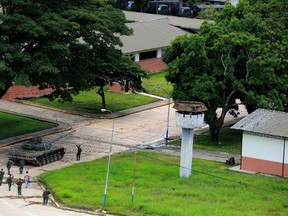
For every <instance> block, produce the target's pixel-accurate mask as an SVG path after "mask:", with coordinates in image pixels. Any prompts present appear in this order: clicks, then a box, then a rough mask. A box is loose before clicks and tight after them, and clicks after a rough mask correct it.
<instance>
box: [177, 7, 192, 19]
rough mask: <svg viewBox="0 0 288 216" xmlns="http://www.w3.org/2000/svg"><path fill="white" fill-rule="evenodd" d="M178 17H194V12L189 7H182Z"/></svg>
mask: <svg viewBox="0 0 288 216" xmlns="http://www.w3.org/2000/svg"><path fill="white" fill-rule="evenodd" d="M178 16H181V17H193V11H192V10H191V9H190V8H189V7H180V8H179V12H178Z"/></svg>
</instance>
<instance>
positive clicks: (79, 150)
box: [76, 145, 82, 161]
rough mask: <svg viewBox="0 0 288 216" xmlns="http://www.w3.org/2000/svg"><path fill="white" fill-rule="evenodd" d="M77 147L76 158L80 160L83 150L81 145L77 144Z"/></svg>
mask: <svg viewBox="0 0 288 216" xmlns="http://www.w3.org/2000/svg"><path fill="white" fill-rule="evenodd" d="M76 147H77V154H76V160H77V161H78V160H79V161H80V156H81V152H82V148H81V145H76Z"/></svg>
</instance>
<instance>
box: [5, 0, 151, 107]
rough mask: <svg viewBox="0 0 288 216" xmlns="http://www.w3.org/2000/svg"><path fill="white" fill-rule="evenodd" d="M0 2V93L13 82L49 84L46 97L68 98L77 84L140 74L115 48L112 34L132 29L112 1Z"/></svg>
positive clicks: (87, 85) (89, 84)
mask: <svg viewBox="0 0 288 216" xmlns="http://www.w3.org/2000/svg"><path fill="white" fill-rule="evenodd" d="M0 4H1V6H2V8H3V14H0V52H1V54H0V75H1V80H0V97H2V96H3V95H4V94H5V92H6V91H7V89H8V88H9V87H10V86H11V84H12V83H16V84H25V85H31V84H32V85H39V86H40V88H45V87H52V88H54V90H55V91H54V94H53V95H52V96H51V99H55V98H56V97H60V98H61V100H63V101H66V100H68V101H69V100H72V97H71V94H77V93H79V91H80V90H86V89H89V88H92V87H95V86H100V88H101V87H102V86H103V83H104V84H106V83H108V82H112V81H113V80H117V81H119V80H121V81H124V80H126V79H127V78H129V79H130V80H132V81H135V80H138V79H139V77H142V76H145V72H144V71H142V70H141V69H140V67H137V66H136V65H134V63H133V61H132V60H130V58H128V57H124V56H123V54H122V52H121V51H120V50H119V47H120V46H122V43H121V41H120V39H119V37H118V36H117V35H123V34H124V35H129V34H131V33H132V31H131V29H129V28H128V27H126V25H125V16H124V14H123V13H122V12H121V11H120V10H118V9H115V8H114V7H113V6H112V5H111V4H112V3H111V4H110V3H109V2H106V1H102V0H87V1H82V0H67V1H55V0H50V1H41V0H36V1H30V0H28V1H26V0H1V1H0ZM131 65H134V68H133V70H134V71H135V73H134V74H133V75H131V74H130V73H129V70H130V69H131ZM119 68H121V69H122V70H119ZM136 69H137V70H136ZM123 71H125V73H122V72H123ZM125 74H126V75H128V74H129V76H128V77H126V76H125ZM134 83H138V82H136V81H135V82H134ZM135 87H136V88H137V87H139V85H135ZM102 96H104V94H102ZM103 107H105V103H104V104H103Z"/></svg>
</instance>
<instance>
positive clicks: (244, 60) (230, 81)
mask: <svg viewBox="0 0 288 216" xmlns="http://www.w3.org/2000/svg"><path fill="white" fill-rule="evenodd" d="M267 2H268V3H259V2H252V1H251V2H249V1H241V2H240V3H239V4H238V5H237V7H233V6H231V5H227V6H226V7H225V8H224V9H223V11H222V12H220V13H219V15H218V17H216V19H215V22H214V23H205V24H203V25H202V26H201V28H200V32H199V34H195V35H192V36H181V37H178V38H177V39H176V40H175V41H173V42H172V44H171V46H170V47H169V48H168V49H167V50H166V52H165V57H164V61H165V62H166V63H168V70H169V74H168V75H167V80H168V81H170V82H171V83H173V84H174V89H173V98H174V99H175V100H194V101H202V102H204V103H205V105H206V107H207V108H208V111H207V113H206V114H205V121H206V123H208V124H209V129H210V135H211V141H212V142H214V143H217V142H218V141H219V131H220V129H221V127H222V125H223V123H224V118H225V116H226V114H227V113H230V114H232V115H234V116H237V113H238V105H239V103H237V101H236V99H240V101H241V102H242V103H243V104H244V105H245V106H246V108H247V110H248V112H252V111H254V110H255V109H256V108H258V107H262V108H268V109H275V110H283V105H284V104H285V103H287V102H288V99H287V94H288V73H287V68H288V61H287V56H288V53H287V50H288V49H287V48H288V47H287V46H288V37H287V18H284V19H282V20H281V21H279V20H278V19H277V18H276V17H282V15H284V14H282V15H281V14H277V16H276V13H281V11H282V7H283V6H284V1H283V2H282V4H280V3H278V4H277V5H276V4H274V3H275V1H267ZM272 6H273V9H272ZM285 7H286V8H287V5H285ZM267 8H269V9H270V10H267ZM284 11H285V10H283V11H282V12H283V13H287V12H286V11H285V12H284ZM219 107H220V108H222V109H221V110H222V111H221V114H220V115H219V116H217V114H216V109H217V108H219Z"/></svg>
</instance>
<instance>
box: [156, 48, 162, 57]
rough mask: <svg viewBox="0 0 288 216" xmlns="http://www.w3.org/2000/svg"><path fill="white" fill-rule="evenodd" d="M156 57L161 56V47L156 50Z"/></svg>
mask: <svg viewBox="0 0 288 216" xmlns="http://www.w3.org/2000/svg"><path fill="white" fill-rule="evenodd" d="M156 57H157V58H161V57H162V50H161V49H159V50H157V56H156Z"/></svg>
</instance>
